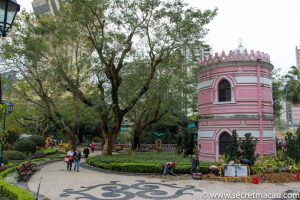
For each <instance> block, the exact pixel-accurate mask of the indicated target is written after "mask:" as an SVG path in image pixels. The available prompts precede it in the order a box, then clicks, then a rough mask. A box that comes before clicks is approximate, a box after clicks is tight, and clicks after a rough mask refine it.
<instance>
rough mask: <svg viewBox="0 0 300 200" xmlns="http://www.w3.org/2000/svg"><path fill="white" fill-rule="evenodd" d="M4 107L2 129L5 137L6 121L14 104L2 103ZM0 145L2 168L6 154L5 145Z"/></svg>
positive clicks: (0, 163)
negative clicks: (4, 152)
mask: <svg viewBox="0 0 300 200" xmlns="http://www.w3.org/2000/svg"><path fill="white" fill-rule="evenodd" d="M2 105H3V107H4V112H3V128H2V131H3V135H4V133H5V121H6V117H8V115H9V114H10V113H11V112H12V111H13V107H14V104H13V103H12V102H10V101H9V102H7V103H4V102H2ZM0 145H1V146H0V166H2V164H3V163H4V154H3V151H4V143H3V142H2V141H1V143H0Z"/></svg>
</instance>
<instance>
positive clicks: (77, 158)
mask: <svg viewBox="0 0 300 200" xmlns="http://www.w3.org/2000/svg"><path fill="white" fill-rule="evenodd" d="M80 159H81V152H80V150H79V148H78V149H77V151H75V152H74V161H75V165H74V171H75V170H76V171H77V172H79V168H80Z"/></svg>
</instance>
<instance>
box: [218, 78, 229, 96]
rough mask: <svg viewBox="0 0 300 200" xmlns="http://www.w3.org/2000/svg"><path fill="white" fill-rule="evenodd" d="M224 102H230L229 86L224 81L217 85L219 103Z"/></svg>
mask: <svg viewBox="0 0 300 200" xmlns="http://www.w3.org/2000/svg"><path fill="white" fill-rule="evenodd" d="M224 101H231V86H230V83H229V82H228V81H227V80H225V79H223V80H222V81H221V82H220V83H219V102H224Z"/></svg>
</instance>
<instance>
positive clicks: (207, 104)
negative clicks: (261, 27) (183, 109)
mask: <svg viewBox="0 0 300 200" xmlns="http://www.w3.org/2000/svg"><path fill="white" fill-rule="evenodd" d="M258 59H260V60H261V61H263V62H261V61H260V62H257V60H258ZM199 64H200V65H201V68H200V71H199V73H198V75H197V80H198V93H197V97H198V112H199V115H200V118H201V119H200V120H199V134H198V135H199V138H198V140H199V144H200V145H201V153H200V159H202V160H207V161H212V160H218V158H219V155H218V154H219V149H218V148H219V146H218V140H219V136H220V134H221V133H222V132H223V131H226V132H228V133H229V134H231V133H232V130H236V131H237V133H238V134H239V132H240V137H243V134H244V133H246V132H252V133H253V135H255V136H256V137H257V138H258V139H259V138H263V142H261V143H260V146H257V150H258V151H259V152H260V151H262V153H263V154H268V155H273V154H275V149H276V148H275V135H274V132H275V131H274V120H273V102H272V78H271V71H272V68H273V66H272V65H271V64H270V60H269V56H268V55H267V54H264V53H259V52H258V53H256V54H255V53H254V52H251V53H249V54H248V53H247V52H244V53H240V52H238V53H233V52H230V53H229V54H228V55H226V54H225V53H224V52H223V53H222V54H221V55H216V56H215V57H210V58H208V59H205V60H203V61H201V62H199ZM258 70H259V72H258ZM258 76H259V77H258ZM223 79H226V80H227V81H228V82H229V83H230V85H231V100H230V101H228V102H218V95H219V94H218V85H219V82H220V81H221V80H223ZM258 83H259V84H258ZM258 90H259V91H258ZM259 97H260V98H259ZM260 113H261V114H262V116H263V118H262V120H261V121H260V120H259V117H258V116H259V115H260ZM299 116H300V109H299ZM299 121H300V118H299Z"/></svg>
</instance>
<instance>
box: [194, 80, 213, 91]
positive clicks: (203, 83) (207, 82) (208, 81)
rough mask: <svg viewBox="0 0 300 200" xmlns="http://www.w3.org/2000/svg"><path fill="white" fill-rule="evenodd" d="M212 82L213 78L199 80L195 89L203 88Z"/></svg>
mask: <svg viewBox="0 0 300 200" xmlns="http://www.w3.org/2000/svg"><path fill="white" fill-rule="evenodd" d="M212 83H213V80H207V81H203V82H200V83H198V86H197V89H198V90H201V89H203V88H206V87H209V86H212Z"/></svg>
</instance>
